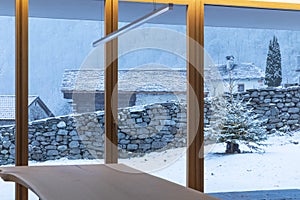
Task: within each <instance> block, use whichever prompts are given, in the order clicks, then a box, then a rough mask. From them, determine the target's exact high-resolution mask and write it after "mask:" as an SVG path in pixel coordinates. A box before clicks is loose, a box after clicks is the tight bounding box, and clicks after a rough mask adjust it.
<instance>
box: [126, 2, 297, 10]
mask: <svg viewBox="0 0 300 200" xmlns="http://www.w3.org/2000/svg"><path fill="white" fill-rule="evenodd" d="M121 1H124V2H143V3H153V0H121ZM197 1H198V0H197ZM203 1H204V5H220V6H238V7H252V8H269V9H285V10H300V3H293V2H285V1H284V0H282V1H281V2H280V1H270V0H230V1H228V0H203ZM155 2H156V3H166V4H167V3H173V4H175V5H176V4H177V5H189V4H190V3H191V2H192V1H191V0H170V1H168V0H156V1H155Z"/></svg>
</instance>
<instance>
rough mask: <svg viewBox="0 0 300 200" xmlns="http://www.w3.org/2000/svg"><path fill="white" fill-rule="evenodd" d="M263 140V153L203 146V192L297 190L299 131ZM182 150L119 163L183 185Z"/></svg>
mask: <svg viewBox="0 0 300 200" xmlns="http://www.w3.org/2000/svg"><path fill="white" fill-rule="evenodd" d="M267 143H268V144H270V145H269V146H267V147H265V153H243V154H233V155H226V154H223V153H222V152H224V149H225V145H223V144H217V145H212V146H209V147H206V150H207V151H206V152H207V153H206V154H205V192H208V193H209V192H226V191H249V190H269V189H273V190H276V189H300V167H299V166H300V160H299V155H300V132H298V133H294V135H293V136H272V137H270V138H269V139H268V141H267ZM241 148H242V147H241ZM242 150H243V149H242ZM245 150H246V149H245ZM185 153H186V150H185V149H184V148H180V149H172V150H168V151H164V152H160V153H157V152H155V153H150V154H148V155H146V156H144V157H140V158H132V159H120V160H119V162H120V163H124V164H127V165H129V166H131V167H134V168H137V169H140V170H143V171H146V172H148V173H151V174H153V175H155V176H159V177H162V178H165V179H168V180H170V181H173V182H176V183H178V184H181V185H185V184H186V182H185V178H186V175H185V169H186V168H185V163H186V156H185ZM95 163H103V160H67V159H60V160H55V161H47V162H43V163H36V162H30V165H66V164H95ZM2 167H3V166H2ZM0 199H1V200H13V199H14V184H13V183H6V182H3V181H2V180H1V181H0ZM36 199H38V198H37V196H35V195H34V194H33V193H30V200H36Z"/></svg>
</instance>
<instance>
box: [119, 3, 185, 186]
mask: <svg viewBox="0 0 300 200" xmlns="http://www.w3.org/2000/svg"><path fill="white" fill-rule="evenodd" d="M164 6H166V5H163V4H158V5H156V4H152V3H151V4H149V3H128V2H127V3H124V2H120V5H119V15H120V16H121V20H120V22H119V27H123V26H125V25H128V24H129V23H131V22H132V21H134V20H136V19H139V18H141V17H143V16H144V15H146V14H148V13H151V12H153V11H154V10H155V9H160V8H162V7H164ZM133 10H138V11H139V12H133ZM125 13H128V14H127V15H126V16H127V18H122V16H123V15H125ZM185 16H186V7H185V6H177V5H175V6H174V8H173V10H170V11H167V12H166V13H164V14H162V15H160V16H156V17H155V18H153V19H151V20H150V21H148V22H147V23H146V24H143V25H142V26H140V27H137V28H135V29H133V30H131V31H130V32H127V33H125V34H124V35H121V36H120V37H119V70H118V95H119V98H118V104H119V109H118V141H119V142H118V143H119V146H118V148H119V163H124V164H126V165H129V166H131V167H134V168H136V169H139V170H141V171H145V172H148V173H151V174H153V175H156V176H159V177H162V178H164V179H168V180H170V181H173V182H176V183H179V184H182V185H186V183H185V163H186V162H185V160H186V158H185V153H186V87H187V86H186V20H185V19H186V18H185ZM175 41H176V42H175Z"/></svg>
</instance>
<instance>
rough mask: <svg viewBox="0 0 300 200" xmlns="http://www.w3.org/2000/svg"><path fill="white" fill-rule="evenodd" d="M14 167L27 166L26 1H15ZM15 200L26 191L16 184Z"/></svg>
mask: <svg viewBox="0 0 300 200" xmlns="http://www.w3.org/2000/svg"><path fill="white" fill-rule="evenodd" d="M15 3H16V22H15V23H16V55H15V57H16V58H15V59H16V71H15V73H16V76H15V77H16V80H15V81H16V88H15V89H16V91H15V93H16V116H15V117H16V135H15V139H16V157H15V162H16V166H27V165H28V0H16V2H15ZM15 199H16V200H27V199H28V189H27V188H25V187H23V186H22V185H20V184H16V190H15Z"/></svg>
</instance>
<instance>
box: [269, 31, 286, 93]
mask: <svg viewBox="0 0 300 200" xmlns="http://www.w3.org/2000/svg"><path fill="white" fill-rule="evenodd" d="M281 82H282V69H281V53H280V46H279V43H278V39H277V37H276V36H274V37H273V39H272V40H270V43H269V50H268V55H267V61H266V71H265V85H267V86H268V87H277V86H280V85H281Z"/></svg>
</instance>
